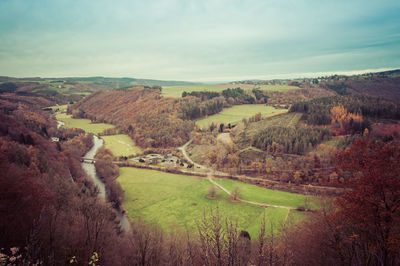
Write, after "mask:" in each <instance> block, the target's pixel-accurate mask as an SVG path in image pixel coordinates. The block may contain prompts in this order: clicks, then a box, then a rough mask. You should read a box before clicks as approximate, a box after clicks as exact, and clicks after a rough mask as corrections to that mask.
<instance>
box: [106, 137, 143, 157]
mask: <svg viewBox="0 0 400 266" xmlns="http://www.w3.org/2000/svg"><path fill="white" fill-rule="evenodd" d="M101 138H102V139H103V140H104V144H105V147H106V148H107V149H109V150H110V151H111V152H112V153H113V154H114V156H115V157H119V156H129V155H136V154H138V153H141V152H142V150H141V149H140V148H139V147H137V146H136V145H135V143H134V142H133V140H132V139H131V138H130V137H129V136H128V135H125V134H118V135H112V136H102V137H101Z"/></svg>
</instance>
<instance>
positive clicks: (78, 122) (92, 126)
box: [56, 114, 114, 134]
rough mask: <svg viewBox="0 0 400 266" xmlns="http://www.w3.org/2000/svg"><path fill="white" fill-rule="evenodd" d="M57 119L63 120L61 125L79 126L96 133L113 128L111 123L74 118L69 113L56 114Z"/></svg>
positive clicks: (67, 126) (68, 126) (88, 131)
mask: <svg viewBox="0 0 400 266" xmlns="http://www.w3.org/2000/svg"><path fill="white" fill-rule="evenodd" d="M56 118H57V120H59V121H61V122H64V125H63V127H66V128H81V129H83V130H85V131H86V132H87V133H93V134H98V133H101V132H103V131H104V130H106V129H109V128H113V127H114V126H113V125H110V124H103V123H92V122H91V121H90V120H89V119H75V118H72V117H71V115H67V114H57V115H56Z"/></svg>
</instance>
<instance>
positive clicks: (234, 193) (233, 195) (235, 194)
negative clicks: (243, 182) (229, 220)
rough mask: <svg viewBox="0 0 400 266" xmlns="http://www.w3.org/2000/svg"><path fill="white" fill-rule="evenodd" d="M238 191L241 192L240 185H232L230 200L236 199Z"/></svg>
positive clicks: (238, 194)
mask: <svg viewBox="0 0 400 266" xmlns="http://www.w3.org/2000/svg"><path fill="white" fill-rule="evenodd" d="M240 193H241V189H240V187H239V186H234V187H233V188H232V192H231V200H232V201H238V200H239V196H240Z"/></svg>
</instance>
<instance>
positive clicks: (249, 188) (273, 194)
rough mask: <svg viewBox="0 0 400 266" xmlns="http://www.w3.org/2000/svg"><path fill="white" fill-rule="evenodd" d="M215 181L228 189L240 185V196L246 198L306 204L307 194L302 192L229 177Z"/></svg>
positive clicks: (287, 203)
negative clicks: (280, 189) (289, 191)
mask: <svg viewBox="0 0 400 266" xmlns="http://www.w3.org/2000/svg"><path fill="white" fill-rule="evenodd" d="M214 181H215V182H217V183H218V184H220V185H221V186H223V187H224V188H226V189H228V191H232V189H233V187H234V186H238V187H239V188H240V190H241V193H240V196H239V197H240V198H241V199H244V200H249V201H255V202H259V203H267V204H272V205H282V206H288V207H294V208H296V207H299V206H304V199H305V196H304V195H301V194H293V193H288V192H283V191H278V190H270V189H265V188H262V187H258V186H255V185H251V184H246V183H242V182H237V181H234V180H229V179H222V178H215V179H214Z"/></svg>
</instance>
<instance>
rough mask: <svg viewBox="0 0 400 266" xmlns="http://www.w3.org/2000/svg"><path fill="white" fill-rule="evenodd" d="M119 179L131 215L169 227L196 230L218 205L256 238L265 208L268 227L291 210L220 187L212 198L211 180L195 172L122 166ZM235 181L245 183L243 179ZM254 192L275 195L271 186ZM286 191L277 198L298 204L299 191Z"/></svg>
mask: <svg viewBox="0 0 400 266" xmlns="http://www.w3.org/2000/svg"><path fill="white" fill-rule="evenodd" d="M117 181H118V182H119V183H120V184H121V187H122V189H123V190H124V203H123V206H124V208H125V209H126V210H127V214H128V216H129V217H130V218H131V219H139V218H140V219H142V220H144V221H145V222H147V223H149V224H157V225H159V226H161V227H162V228H163V229H164V230H166V231H169V230H170V229H171V227H174V226H175V227H178V228H183V229H188V230H191V231H195V230H196V221H200V220H201V219H202V217H203V214H204V212H206V213H208V212H209V210H210V208H213V209H215V208H216V207H217V206H218V208H219V212H220V214H221V215H222V216H223V217H232V218H233V219H234V221H236V220H237V223H238V226H239V228H240V229H241V230H246V231H248V232H249V233H250V235H251V237H252V238H255V237H256V236H257V234H258V231H259V228H260V224H261V219H262V217H263V215H264V211H265V213H266V218H267V221H268V222H267V228H269V226H270V221H271V222H273V223H274V224H275V225H276V226H275V227H277V225H279V224H280V223H281V222H282V221H284V219H285V218H286V216H287V214H288V210H286V209H282V208H272V207H271V208H267V209H264V208H261V207H258V206H254V205H250V204H246V203H239V202H235V203H233V202H231V201H230V199H229V197H228V195H227V194H225V193H224V192H222V191H221V190H218V191H217V196H216V198H215V199H209V198H207V194H208V189H209V187H210V186H211V183H210V182H209V181H208V180H206V179H203V178H199V177H194V176H185V175H177V174H170V173H164V172H159V171H153V170H147V169H137V168H128V167H121V168H120V176H119V177H118V179H117ZM232 182H234V183H238V185H240V186H242V185H243V184H242V183H240V182H236V181H232ZM272 192H275V191H272ZM252 193H255V194H257V196H254V197H260V198H263V199H264V200H265V201H272V200H273V199H272V196H268V195H272V194H271V191H270V190H267V189H263V188H259V189H254V190H253V191H252ZM246 194H247V192H246ZM284 195H285V196H280V197H278V199H275V200H273V202H274V203H281V204H284V203H288V202H289V203H291V204H293V205H296V204H297V203H296V202H298V201H299V199H298V195H296V194H290V193H285V194H284ZM291 198H293V199H291ZM291 212H295V211H291ZM296 219H297V218H296ZM268 230H269V229H267V232H268Z"/></svg>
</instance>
